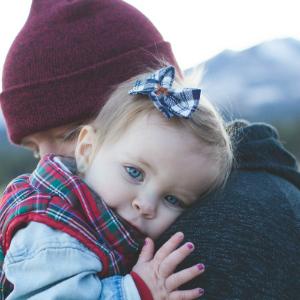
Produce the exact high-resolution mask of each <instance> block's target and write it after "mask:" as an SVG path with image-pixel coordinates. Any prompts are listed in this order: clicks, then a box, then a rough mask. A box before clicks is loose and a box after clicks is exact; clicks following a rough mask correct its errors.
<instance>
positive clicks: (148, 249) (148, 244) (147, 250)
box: [137, 238, 154, 264]
mask: <svg viewBox="0 0 300 300" xmlns="http://www.w3.org/2000/svg"><path fill="white" fill-rule="evenodd" d="M153 253H154V242H153V240H152V239H150V238H146V239H145V244H144V247H143V248H142V251H141V253H140V255H139V258H138V260H137V264H138V263H144V262H147V261H149V260H151V259H152V258H153Z"/></svg>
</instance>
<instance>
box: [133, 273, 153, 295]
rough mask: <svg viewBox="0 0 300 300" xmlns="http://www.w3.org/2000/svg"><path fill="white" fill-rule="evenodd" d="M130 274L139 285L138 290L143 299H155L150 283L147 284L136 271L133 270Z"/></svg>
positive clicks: (137, 285)
mask: <svg viewBox="0 0 300 300" xmlns="http://www.w3.org/2000/svg"><path fill="white" fill-rule="evenodd" d="M130 275H131V277H132V279H133V281H134V283H135V285H136V287H137V290H138V292H139V294H140V297H141V299H142V300H154V299H153V296H152V293H151V291H150V289H149V287H148V285H147V284H146V282H145V281H144V280H143V279H142V278H141V277H140V276H139V275H138V274H137V273H135V272H134V271H131V272H130Z"/></svg>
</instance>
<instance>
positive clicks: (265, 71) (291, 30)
mask: <svg viewBox="0 0 300 300" xmlns="http://www.w3.org/2000/svg"><path fill="white" fill-rule="evenodd" d="M62 1H63V0H62ZM127 2H128V3H130V4H132V5H133V6H135V7H137V8H138V9H140V10H141V11H142V12H143V13H144V14H145V15H147V16H148V18H149V19H150V20H151V21H152V22H153V23H154V24H155V25H156V26H157V28H158V29H159V30H160V32H161V33H162V34H163V36H164V38H165V39H166V40H168V41H170V42H171V44H172V46H173V50H174V53H175V55H176V57H177V59H178V62H179V65H180V66H181V68H182V69H183V70H185V71H186V72H191V71H192V70H195V69H196V70H201V74H202V76H201V78H202V79H201V78H200V75H199V84H200V85H201V89H202V91H203V94H205V95H206V96H208V97H209V98H210V99H211V100H212V101H213V102H214V103H216V105H217V106H218V107H219V109H220V110H221V111H222V112H223V114H224V116H225V117H226V118H227V119H229V120H232V119H234V118H245V119H248V120H250V121H258V122H268V123H271V124H272V125H274V126H275V127H276V128H277V129H278V131H279V134H280V137H281V141H282V142H283V144H284V145H285V147H286V148H287V149H288V150H290V151H291V152H292V153H293V154H294V155H295V156H296V157H297V159H298V161H299V160H300V29H299V28H300V26H299V25H300V21H299V13H298V12H299V10H298V3H297V1H296V0H295V1H294V0H293V1H292V0H284V1H281V0H278V1H276V0H275V1H274V0H273V1H268V0H264V1H261V0H260V1H259V0H252V1H248V0H245V1H238V0H227V1H220V0H209V1H208V0H206V1H202V0H197V1H196V0H185V1H162V0H152V1H144V0H127ZM30 5H31V0H22V1H20V0H9V1H2V0H1V1H0V73H1V74H2V66H3V63H4V60H5V57H6V54H7V52H8V50H9V47H10V45H11V43H12V42H13V39H14V37H15V36H16V34H17V33H18V31H19V30H20V29H21V28H22V26H23V24H24V22H25V20H26V18H27V15H28V12H29V9H30ZM0 78H2V77H1V75H0ZM200 79H201V83H200ZM35 164H36V160H35V159H34V158H33V156H32V154H31V153H30V152H29V151H27V150H25V149H21V148H18V147H15V146H12V145H10V143H9V141H8V139H7V136H6V132H5V123H4V120H3V117H2V115H1V111H0V190H1V188H3V186H5V185H6V184H7V183H8V182H9V180H11V179H12V178H14V177H15V176H17V175H18V174H21V173H24V172H30V171H31V170H32V169H33V168H34V166H35Z"/></svg>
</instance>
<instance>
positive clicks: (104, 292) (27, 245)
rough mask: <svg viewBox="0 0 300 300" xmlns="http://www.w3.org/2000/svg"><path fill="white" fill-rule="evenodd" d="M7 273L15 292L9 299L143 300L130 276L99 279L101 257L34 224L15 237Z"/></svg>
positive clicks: (5, 264)
mask: <svg viewBox="0 0 300 300" xmlns="http://www.w3.org/2000/svg"><path fill="white" fill-rule="evenodd" d="M3 269H4V272H5V274H6V277H7V279H8V280H9V281H10V282H11V283H13V285H14V290H13V291H12V293H11V294H10V295H9V296H8V298H7V299H8V300H12V299H14V300H16V299H18V300H21V299H22V300H23V299H30V300H37V299H39V300H40V299H47V300H51V299H53V300H54V299H68V300H72V299H80V300H85V299H87V300H93V299H99V300H100V299H106V300H107V299H116V300H117V299H121V300H122V299H125V300H129V299H130V300H140V296H139V294H138V291H137V288H136V286H135V284H134V281H133V279H132V277H131V276H130V275H126V276H112V277H107V278H103V279H101V278H99V276H98V275H97V273H99V272H100V271H101V269H102V264H101V261H100V260H99V258H98V257H97V256H96V255H95V254H94V253H93V252H91V251H90V250H89V249H87V248H86V247H85V246H84V245H83V244H81V243H80V242H79V241H78V240H76V239H75V238H73V237H71V236H70V235H68V234H66V233H64V232H61V231H58V230H55V229H52V228H51V227H49V226H47V225H44V224H41V223H37V222H31V223H29V225H28V226H27V227H25V228H23V229H20V230H19V231H18V232H17V233H16V234H15V236H14V238H13V240H12V242H11V245H10V248H9V250H8V252H7V254H6V256H5V260H4V266H3Z"/></svg>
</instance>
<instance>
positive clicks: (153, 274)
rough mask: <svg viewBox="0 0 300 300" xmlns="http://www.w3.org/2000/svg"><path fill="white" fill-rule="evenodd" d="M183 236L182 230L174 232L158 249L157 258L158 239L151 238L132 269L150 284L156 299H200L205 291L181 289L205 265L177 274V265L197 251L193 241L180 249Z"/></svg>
mask: <svg viewBox="0 0 300 300" xmlns="http://www.w3.org/2000/svg"><path fill="white" fill-rule="evenodd" d="M183 237H184V235H183V233H182V232H177V233H176V234H174V235H173V236H172V237H171V238H170V239H169V240H168V241H167V242H166V243H165V244H163V245H162V247H161V248H160V249H158V250H157V252H156V253H155V255H154V257H153V252H154V242H153V241H152V240H151V239H150V238H147V239H146V240H145V245H144V247H143V249H142V252H141V254H140V256H139V259H138V261H137V263H136V265H135V266H134V267H133V269H132V271H133V272H135V273H137V274H138V275H139V276H140V277H141V278H142V279H143V280H144V282H145V283H146V284H147V286H148V287H149V289H150V291H151V293H152V296H153V298H154V299H155V300H161V299H170V300H176V299H180V300H189V299H196V298H198V297H199V296H202V295H203V293H204V291H203V290H202V289H201V288H196V289H192V290H184V291H180V290H177V288H178V287H180V286H181V285H182V284H184V283H186V282H188V281H190V280H192V279H193V278H195V277H196V276H198V275H200V274H201V273H203V271H204V265H202V264H198V265H195V266H193V267H190V268H187V269H184V270H181V271H179V272H177V273H174V270H175V269H176V267H177V266H178V265H179V264H180V263H181V262H182V261H183V260H184V259H185V258H186V257H187V256H188V255H189V254H190V253H191V252H192V251H193V250H194V245H193V244H192V243H185V244H184V245H182V246H181V247H179V248H178V249H177V247H178V245H179V244H180V242H181V241H182V240H183Z"/></svg>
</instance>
